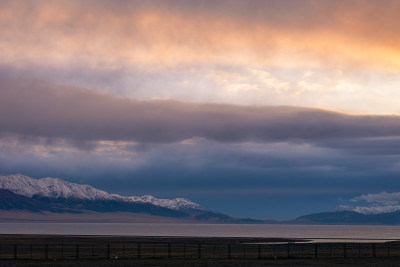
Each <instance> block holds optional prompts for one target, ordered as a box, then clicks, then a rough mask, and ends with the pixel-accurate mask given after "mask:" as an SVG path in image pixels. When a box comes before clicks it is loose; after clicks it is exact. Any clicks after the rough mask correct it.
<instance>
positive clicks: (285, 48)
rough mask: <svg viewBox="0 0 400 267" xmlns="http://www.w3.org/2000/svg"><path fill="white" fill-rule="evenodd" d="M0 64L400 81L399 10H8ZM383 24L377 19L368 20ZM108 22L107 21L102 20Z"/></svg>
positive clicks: (92, 6)
mask: <svg viewBox="0 0 400 267" xmlns="http://www.w3.org/2000/svg"><path fill="white" fill-rule="evenodd" d="M0 7H1V8H0V10H1V11H0V26H1V28H2V29H3V30H2V31H1V33H0V40H1V41H2V42H1V44H0V51H3V52H0V56H1V58H2V63H9V64H15V65H18V66H21V65H22V66H24V65H26V64H32V63H33V64H39V65H41V64H44V65H50V66H51V65H71V64H75V65H77V64H84V65H86V66H88V67H91V68H100V69H102V68H108V69H114V68H118V67H121V66H132V65H150V66H152V67H153V68H160V67H161V68H162V67H163V66H164V67H168V66H171V65H180V64H184V65H185V64H194V63H196V64H198V63H208V64H210V63H216V62H218V63H223V62H225V63H229V64H247V63H248V62H249V61H252V62H258V63H260V64H264V65H270V66H282V67H289V66H292V67H293V66H298V65H302V66H309V67H310V66H323V65H325V64H326V63H327V62H329V63H330V64H332V65H340V66H341V67H342V68H354V67H356V68H365V66H368V67H370V66H371V65H373V66H377V67H381V68H385V69H389V70H392V71H393V70H394V71H398V70H399V68H400V66H399V63H398V62H399V57H400V52H399V50H398V45H397V44H398V41H399V39H398V37H397V35H396V33H397V29H398V27H399V25H400V20H399V19H398V16H397V14H398V12H399V9H400V5H399V3H398V2H396V1H390V0H387V1H380V2H379V4H378V3H376V2H375V1H352V2H351V3H348V1H343V0H342V1H335V2H334V3H332V2H331V1H317V0H304V1H292V0H286V1H251V3H249V2H248V1H218V2H215V1H196V2H192V1H190V2H187V1H180V0H176V1H145V2H143V1H90V0H88V1H66V0H64V1H40V0H37V1H18V2H15V1H2V2H1V6H0ZM371 13H373V14H374V17H377V18H378V17H379V18H380V19H379V20H378V19H371V16H370V14H371ZM99 18H101V19H99Z"/></svg>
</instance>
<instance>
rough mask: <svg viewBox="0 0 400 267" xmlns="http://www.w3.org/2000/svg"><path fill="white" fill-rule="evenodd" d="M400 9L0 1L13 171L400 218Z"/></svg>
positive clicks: (294, 211)
mask: <svg viewBox="0 0 400 267" xmlns="http://www.w3.org/2000/svg"><path fill="white" fill-rule="evenodd" d="M399 13H400V2H399V1H396V0H393V1H390V0H380V1H378V0H374V1H373V0H353V1H347V0H337V1H330V0H265V1H261V0H253V1H245V0H242V1H238V0H229V1H228V0H220V1H211V0H197V1H183V0H164V1H162V0H149V1H135V0H132V1H124V0H113V1H111V0H81V1H70V0H68V1H67V0H58V1H52V0H29V1H28V0H20V1H13V0H1V1H0V28H1V31H0V175H8V174H14V173H21V174H25V175H27V176H31V177H34V178H43V177H58V178H62V179H65V180H67V181H70V182H76V183H83V184H89V185H92V186H94V187H96V188H99V189H102V190H105V191H107V192H110V193H118V194H122V195H146V194H150V195H154V196H156V197H160V198H175V197H185V198H188V199H190V200H192V201H195V202H197V203H199V204H200V205H203V206H205V207H206V208H209V209H212V210H218V211H220V212H223V213H226V214H229V215H231V216H236V217H251V218H256V219H278V220H287V219H293V218H296V217H297V216H300V215H304V214H309V213H315V212H322V211H333V210H355V211H359V212H364V213H379V212H387V211H393V210H398V209H400V180H399V179H398V177H399V175H400V150H399V147H400V146H399V145H400V105H399V100H400V90H399V88H400V75H399V74H400V34H399V28H400V17H399V16H398V14H399Z"/></svg>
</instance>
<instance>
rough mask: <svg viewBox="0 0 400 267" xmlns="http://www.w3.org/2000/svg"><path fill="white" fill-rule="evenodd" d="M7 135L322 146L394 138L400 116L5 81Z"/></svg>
mask: <svg viewBox="0 0 400 267" xmlns="http://www.w3.org/2000/svg"><path fill="white" fill-rule="evenodd" d="M0 114H1V115H0V123H1V125H2V127H1V133H2V134H3V135H4V134H17V135H22V136H33V137H44V138H65V139H70V140H76V141H89V142H90V141H101V140H112V141H135V142H141V143H171V142H181V141H183V140H186V139H191V138H193V137H201V138H206V139H208V140H214V141H218V142H239V143H240V142H250V141H251V142H283V141H293V142H312V143H315V142H320V144H321V145H323V144H324V142H325V141H329V140H331V141H332V140H337V139H343V140H344V139H362V138H393V137H396V136H399V135H400V117H398V116H361V115H348V114H344V113H338V112H332V111H327V110H321V109H311V108H297V107H285V106H281V107H272V106H239V105H228V104H206V103H204V104H202V103H184V102H178V101H172V100H164V101H162V100H158V101H138V100H133V99H122V98H118V97H113V96H110V95H105V94H100V93H96V92H94V91H90V90H85V89H82V88H76V87H71V86H60V85H57V84H54V83H52V82H47V81H41V80H30V79H24V78H21V77H19V78H17V77H14V78H12V77H9V76H7V75H1V76H0Z"/></svg>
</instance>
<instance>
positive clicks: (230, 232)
mask: <svg viewBox="0 0 400 267" xmlns="http://www.w3.org/2000/svg"><path fill="white" fill-rule="evenodd" d="M0 234H48V235H118V236H179V237H183V236H186V237H187V236H196V237H281V238H306V239H312V240H314V241H316V242H370V241H374V242H380V241H382V242H383V241H387V240H400V226H375V225H368V226H360V225H269V224H181V223H179V224H174V223H0Z"/></svg>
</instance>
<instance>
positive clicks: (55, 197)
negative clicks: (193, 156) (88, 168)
mask: <svg viewBox="0 0 400 267" xmlns="http://www.w3.org/2000/svg"><path fill="white" fill-rule="evenodd" d="M0 210H7V211H18V210H20V211H28V212H52V213H77V214H79V213H81V214H83V213H87V212H100V213H101V212H104V213H105V212H107V213H110V212H128V213H136V214H148V215H155V216H165V217H171V218H181V219H188V220H195V221H209V222H216V223H221V222H224V223H262V221H258V220H253V219H240V218H233V217H230V216H228V215H225V214H222V213H219V212H215V211H211V210H207V209H206V208H204V207H202V206H200V205H199V204H197V203H194V202H192V201H190V200H188V199H184V198H175V199H158V198H155V197H153V196H149V195H146V196H140V197H137V196H131V197H126V196H121V195H117V194H109V193H107V192H105V191H102V190H99V189H96V188H94V187H91V186H89V185H80V184H75V183H69V182H67V181H64V180H62V179H58V178H43V179H33V178H30V177H27V176H24V175H19V174H17V175H9V176H0Z"/></svg>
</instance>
